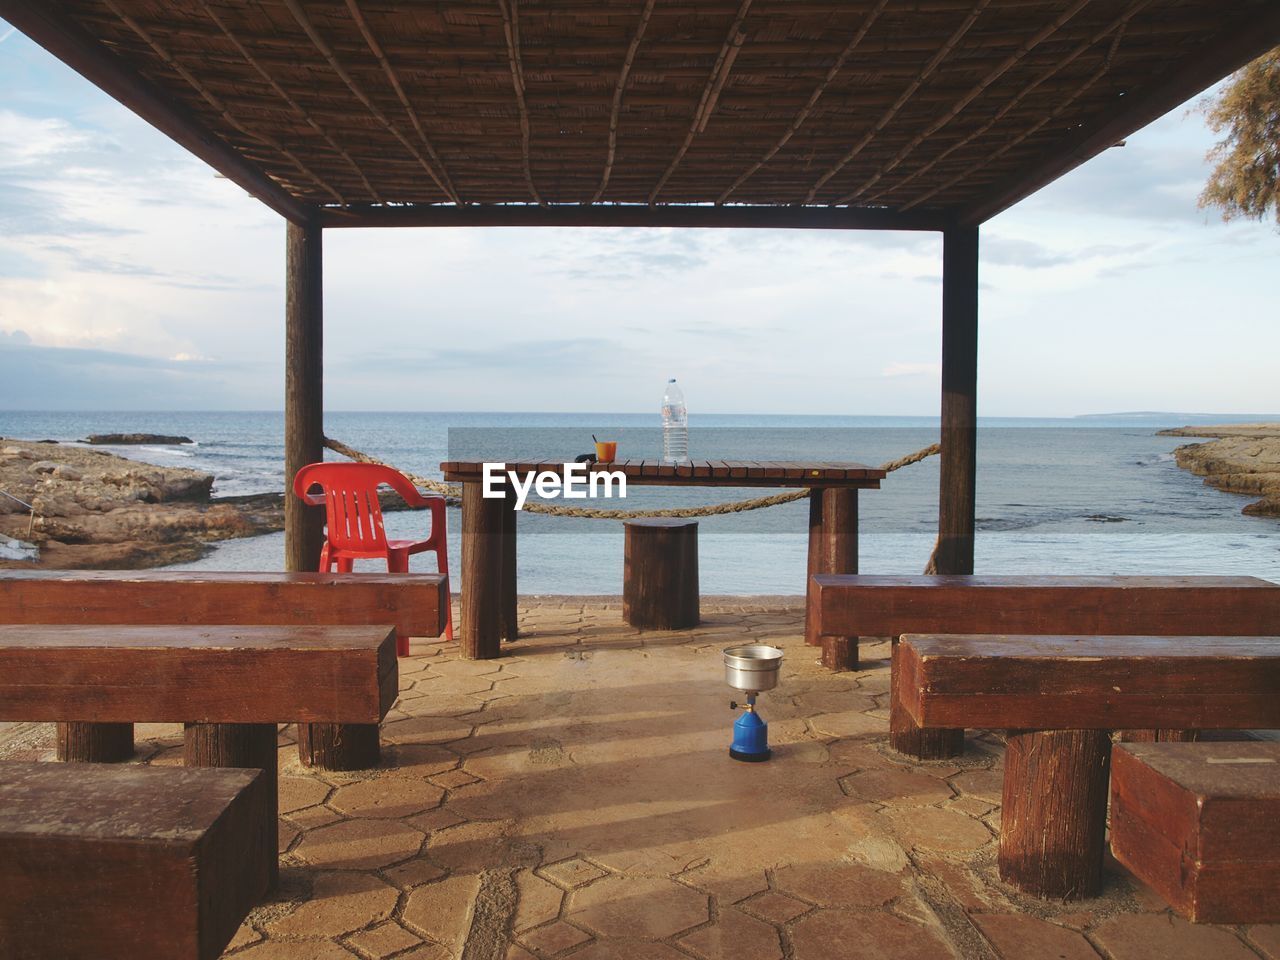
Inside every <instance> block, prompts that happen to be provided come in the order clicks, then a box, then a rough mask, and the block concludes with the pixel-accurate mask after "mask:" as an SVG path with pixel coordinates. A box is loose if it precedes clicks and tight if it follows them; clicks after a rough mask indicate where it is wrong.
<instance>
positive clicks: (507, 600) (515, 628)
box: [502, 484, 520, 643]
mask: <svg viewBox="0 0 1280 960" xmlns="http://www.w3.org/2000/svg"><path fill="white" fill-rule="evenodd" d="M518 515H519V511H518V510H516V492H515V490H514V489H512V487H511V484H507V495H506V497H505V499H504V500H503V501H502V639H503V640H506V641H507V642H508V643H510V642H511V641H513V640H519V639H520V628H519V620H520V617H519V613H518V610H517V607H518V603H519V595H518V593H517V592H516V518H517V516H518Z"/></svg>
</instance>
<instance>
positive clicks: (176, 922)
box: [0, 763, 276, 960]
mask: <svg viewBox="0 0 1280 960" xmlns="http://www.w3.org/2000/svg"><path fill="white" fill-rule="evenodd" d="M272 787H273V785H272V784H269V783H268V782H267V778H265V777H264V776H263V775H262V773H261V772H260V771H257V770H213V769H185V768H171V767H164V768H161V767H146V766H140V765H134V764H130V765H126V766H110V767H108V766H98V765H87V764H77V765H75V766H66V765H63V764H57V763H6V764H0V890H3V891H4V896H3V897H0V956H4V957H23V958H28V960H43V958H48V960H55V958H56V960H134V958H137V957H190V958H192V960H213V958H214V957H217V956H219V955H221V953H222V951H223V949H224V948H225V947H226V945H227V944H228V943H229V942H230V941H231V938H232V937H233V936H234V935H235V932H236V930H237V929H238V928H239V926H240V924H241V923H242V922H243V920H244V918H245V916H246V915H247V914H248V913H249V910H250V909H251V908H252V907H254V906H256V905H257V904H258V903H259V902H260V901H261V899H262V898H263V896H264V895H265V894H266V891H267V886H268V882H269V877H270V873H271V869H272V865H273V864H274V863H275V860H276V850H275V842H274V841H275V824H274V823H268V820H269V819H270V818H271V817H272V815H273V811H274V808H275V804H274V802H273V801H274V797H272V796H271V795H270V791H271V789H272Z"/></svg>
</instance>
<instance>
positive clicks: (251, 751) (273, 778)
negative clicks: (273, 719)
mask: <svg viewBox="0 0 1280 960" xmlns="http://www.w3.org/2000/svg"><path fill="white" fill-rule="evenodd" d="M182 762H183V763H184V764H186V765H187V766H188V767H241V768H251V769H257V770H261V771H262V774H263V776H264V777H265V778H266V784H265V786H266V788H267V789H266V793H267V796H268V798H269V799H268V801H267V803H268V805H269V807H270V815H269V816H268V818H267V824H266V830H267V834H266V836H264V837H262V839H261V843H263V844H264V845H266V848H267V849H268V850H270V851H272V853H273V856H270V857H268V860H269V861H270V863H271V876H270V882H269V885H268V889H269V890H274V889H275V888H276V886H277V885H278V884H279V882H280V862H279V852H278V851H279V849H280V820H279V818H280V812H279V811H280V784H279V779H280V778H279V773H278V770H279V768H278V766H277V763H278V759H277V747H276V725H275V724H274V723H188V724H186V730H185V733H184V739H183V745H182Z"/></svg>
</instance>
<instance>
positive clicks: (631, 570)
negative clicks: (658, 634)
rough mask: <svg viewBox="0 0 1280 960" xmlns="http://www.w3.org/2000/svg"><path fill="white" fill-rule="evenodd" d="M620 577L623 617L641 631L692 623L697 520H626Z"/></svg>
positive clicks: (695, 601)
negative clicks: (622, 565)
mask: <svg viewBox="0 0 1280 960" xmlns="http://www.w3.org/2000/svg"><path fill="white" fill-rule="evenodd" d="M623 526H624V527H625V528H626V548H625V557H626V560H625V564H624V568H623V576H622V616H623V617H624V618H625V619H626V621H627V623H629V624H631V626H633V627H639V628H640V629H642V630H684V629H687V628H689V627H696V626H697V625H698V621H699V620H700V619H701V618H700V616H699V612H698V522H697V521H696V520H680V519H676V518H668V517H654V518H650V519H646V520H629V521H627V522H626V523H624V524H623Z"/></svg>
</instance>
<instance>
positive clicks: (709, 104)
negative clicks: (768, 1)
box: [649, 0, 751, 203]
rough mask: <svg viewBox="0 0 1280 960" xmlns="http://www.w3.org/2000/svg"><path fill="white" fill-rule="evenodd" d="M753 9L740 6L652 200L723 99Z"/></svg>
mask: <svg viewBox="0 0 1280 960" xmlns="http://www.w3.org/2000/svg"><path fill="white" fill-rule="evenodd" d="M750 9H751V0H742V6H740V7H739V8H738V13H737V15H736V16H735V17H734V18H733V23H731V24H730V25H729V33H728V35H727V36H726V37H725V38H724V44H723V45H722V46H721V47H720V53H719V55H718V56H717V57H716V62H715V64H714V65H713V66H712V67H711V74H710V76H708V77H707V84H706V86H705V87H703V89H702V97H701V99H700V100H699V101H698V108H697V109H696V110H695V111H694V112H693V121H692V122H691V123H690V124H689V132H688V133H686V134H685V137H684V141H683V142H682V143H681V144H680V148H679V149H678V150H677V151H676V155H675V157H674V158H673V159H672V161H671V164H670V165H669V166H668V167H667V169H666V171H665V172H664V173H663V174H662V176H661V177H660V178H659V179H658V182H657V184H655V185H654V188H653V190H652V191H651V192H650V193H649V202H650V203H657V201H658V194H660V193H661V192H662V188H663V187H665V186H666V185H667V181H668V180H670V179H671V175H672V174H673V173H675V172H676V167H678V166H679V165H680V161H681V160H683V159H684V155H685V154H686V153H687V152H688V150H689V147H690V146H691V145H692V144H693V138H694V137H696V136H697V135H698V134H700V133H701V132H702V131H703V130H705V129H707V122H708V121H709V120H710V119H711V114H712V113H714V112H715V109H716V103H717V101H718V100H719V99H720V91H721V90H723V89H724V85H725V82H726V81H727V80H728V79H729V73H730V71H731V70H733V61H734V60H736V59H737V58H738V53H739V51H741V50H742V45H743V43H745V42H746V39H747V35H746V34H745V33H743V32H742V24H743V22H744V21H745V20H746V19H747V12H748V11H749V10H750Z"/></svg>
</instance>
